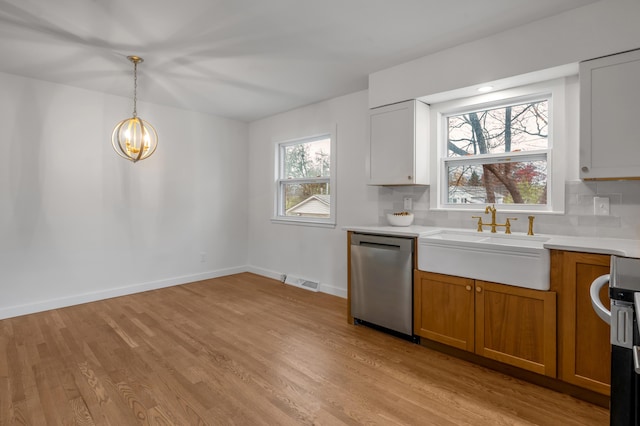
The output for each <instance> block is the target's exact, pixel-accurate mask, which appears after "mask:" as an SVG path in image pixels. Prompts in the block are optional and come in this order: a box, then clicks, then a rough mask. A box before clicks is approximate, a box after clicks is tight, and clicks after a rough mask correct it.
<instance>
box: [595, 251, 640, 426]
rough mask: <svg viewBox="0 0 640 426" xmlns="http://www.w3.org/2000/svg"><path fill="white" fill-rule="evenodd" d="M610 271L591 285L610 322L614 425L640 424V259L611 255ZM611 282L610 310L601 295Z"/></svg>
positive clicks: (600, 313)
mask: <svg viewBox="0 0 640 426" xmlns="http://www.w3.org/2000/svg"><path fill="white" fill-rule="evenodd" d="M610 272H611V273H610V274H608V275H603V276H601V277H598V278H596V280H595V281H594V282H593V283H592V284H591V289H590V293H591V304H592V305H593V308H594V310H595V311H596V313H597V314H598V316H599V317H600V318H602V319H603V320H604V321H606V322H607V323H609V324H611V402H610V415H611V425H612V426H637V425H638V424H640V335H639V333H638V315H640V259H633V258H627V257H618V256H611V271H610ZM607 284H609V298H610V299H611V310H609V309H608V308H607V307H606V306H604V305H603V303H602V301H601V300H600V297H599V291H600V288H602V287H603V286H605V285H607Z"/></svg>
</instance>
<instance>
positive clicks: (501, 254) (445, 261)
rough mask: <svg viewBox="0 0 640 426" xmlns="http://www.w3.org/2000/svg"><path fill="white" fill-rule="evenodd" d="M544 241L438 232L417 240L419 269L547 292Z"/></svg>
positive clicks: (523, 236) (522, 235) (487, 234)
mask: <svg viewBox="0 0 640 426" xmlns="http://www.w3.org/2000/svg"><path fill="white" fill-rule="evenodd" d="M547 240H549V238H547V237H541V236H535V235H533V236H530V235H524V234H492V233H487V232H475V231H471V230H469V231H467V230H441V231H438V232H436V233H431V234H423V235H421V236H420V237H419V238H418V269H419V270H421V271H427V272H436V273H440V274H447V275H455V276H459V277H465V278H473V279H477V280H483V281H491V282H496V283H501V284H507V285H513V286H517V287H524V288H531V289H535V290H549V264H550V262H549V250H547V249H545V248H544V247H543V244H544V243H545V241H547Z"/></svg>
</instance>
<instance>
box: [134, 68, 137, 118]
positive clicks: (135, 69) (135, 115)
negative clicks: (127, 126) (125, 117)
mask: <svg viewBox="0 0 640 426" xmlns="http://www.w3.org/2000/svg"><path fill="white" fill-rule="evenodd" d="M137 101H138V62H136V61H134V62H133V118H136V117H137V116H138V112H137V110H136V103H137Z"/></svg>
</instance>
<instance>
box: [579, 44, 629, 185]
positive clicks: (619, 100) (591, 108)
mask: <svg viewBox="0 0 640 426" xmlns="http://www.w3.org/2000/svg"><path fill="white" fill-rule="evenodd" d="M638 99H640V50H635V51H631V52H626V53H622V54H618V55H612V56H607V57H604V58H598V59H593V60H590V61H585V62H582V63H581V64H580V177H581V178H583V179H606V178H637V177H640V133H639V132H638V129H637V126H636V124H637V121H638V116H640V103H638Z"/></svg>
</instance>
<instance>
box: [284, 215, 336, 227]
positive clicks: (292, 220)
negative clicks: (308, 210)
mask: <svg viewBox="0 0 640 426" xmlns="http://www.w3.org/2000/svg"><path fill="white" fill-rule="evenodd" d="M271 223H274V224H278V225H297V226H313V227H316V228H335V227H336V223H335V222H327V221H319V220H312V219H311V220H310V219H298V218H279V217H273V218H271Z"/></svg>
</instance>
